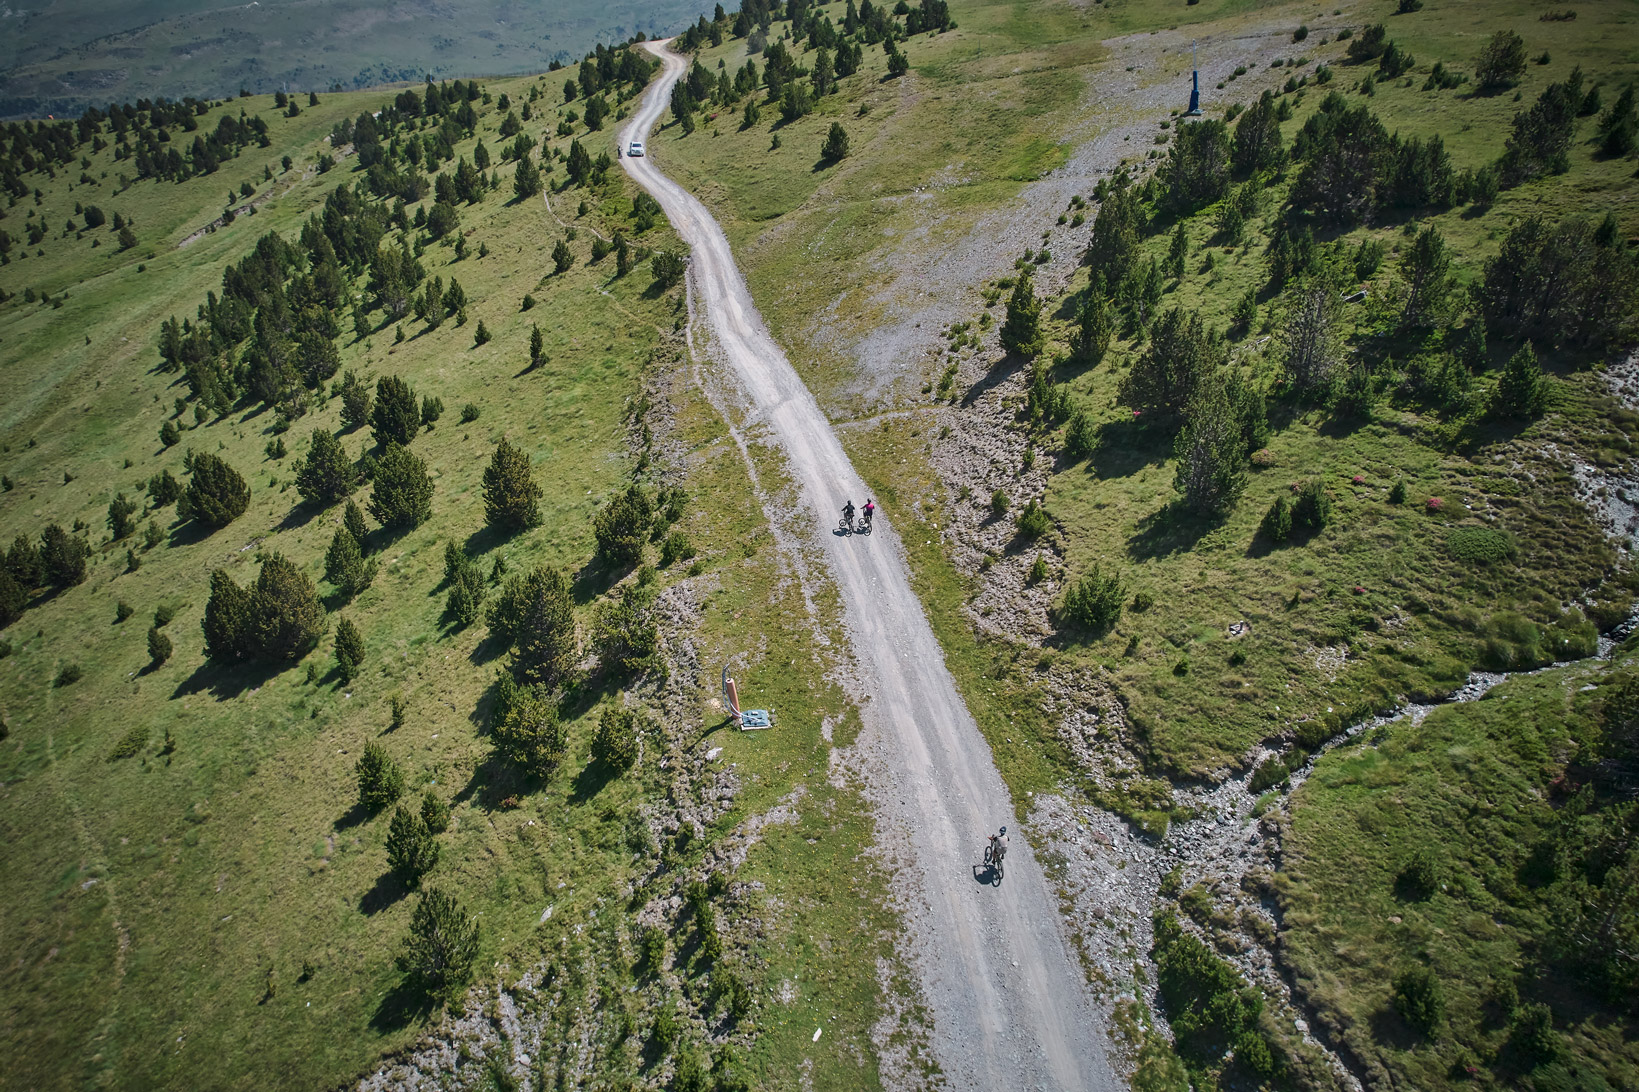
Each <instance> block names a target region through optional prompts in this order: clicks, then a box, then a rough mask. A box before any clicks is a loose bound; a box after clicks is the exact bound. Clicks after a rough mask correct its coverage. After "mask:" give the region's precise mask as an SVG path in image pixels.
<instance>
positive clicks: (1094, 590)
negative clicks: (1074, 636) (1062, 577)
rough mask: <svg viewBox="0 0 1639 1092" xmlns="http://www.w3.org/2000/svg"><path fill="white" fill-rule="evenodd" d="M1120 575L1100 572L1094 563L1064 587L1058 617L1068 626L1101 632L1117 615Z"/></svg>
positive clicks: (1108, 626) (1112, 623)
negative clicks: (1088, 569) (1079, 577)
mask: <svg viewBox="0 0 1639 1092" xmlns="http://www.w3.org/2000/svg"><path fill="white" fill-rule="evenodd" d="M1121 600H1122V587H1121V578H1120V577H1119V576H1116V575H1115V574H1114V573H1111V574H1108V575H1106V574H1104V573H1103V572H1102V571H1101V569H1100V567H1099V566H1098V565H1097V564H1095V565H1094V566H1093V568H1092V570H1091V571H1090V572H1088V573H1087V574H1086V575H1085V576H1083V577H1082V578H1081V579H1080V580H1079V581H1077V582H1076V583H1074V584H1072V585H1070V586H1069V587H1068V588H1066V589H1065V592H1064V600H1063V602H1061V603H1060V604H1059V608H1058V619H1059V621H1060V622H1061V623H1062V624H1063V625H1065V626H1068V627H1069V628H1072V629H1078V630H1083V631H1086V632H1088V633H1102V632H1104V631H1105V630H1108V629H1109V628H1110V627H1111V626H1114V625H1115V623H1116V622H1117V621H1118V620H1120V618H1121Z"/></svg>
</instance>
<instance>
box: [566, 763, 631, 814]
mask: <svg viewBox="0 0 1639 1092" xmlns="http://www.w3.org/2000/svg"><path fill="white" fill-rule="evenodd" d="M621 772H622V771H620V770H618V769H616V768H615V767H613V766H611V765H609V764H608V763H607V762H601V761H599V760H598V759H595V758H594V759H592V760H591V761H590V762H588V763H587V764H586V765H585V766H583V767H581V771H580V773H578V774H576V775H575V780H574V782H573V783H572V784H571V787H570V792H569V803H571V804H584V803H586V802H587V801H589V800H591V799H592V798H593V797H594V796H596V795H597V794H598V793H600V792H602V791H603V787H604V786H605V785H607V784H609V782H611V781H613V780H615V779H616V778H618V777H619V776H620V775H621Z"/></svg>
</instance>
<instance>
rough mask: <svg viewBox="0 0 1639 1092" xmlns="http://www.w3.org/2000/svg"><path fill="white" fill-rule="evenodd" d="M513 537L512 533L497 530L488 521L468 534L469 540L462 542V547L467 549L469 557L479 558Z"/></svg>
mask: <svg viewBox="0 0 1639 1092" xmlns="http://www.w3.org/2000/svg"><path fill="white" fill-rule="evenodd" d="M513 537H514V535H513V534H512V533H510V532H507V531H501V530H497V529H496V528H494V527H491V526H490V525H489V524H487V523H486V524H484V525H483V526H482V527H480V528H478V530H476V531H474V532H473V533H472V534H470V535H468V536H467V541H465V542H463V543H462V544H461V549H462V550H463V551H465V553H466V555H467V556H468V557H471V558H477V557H481V556H483V555H484V554H487V553H489V552H490V551H491V550H493V549H495V547H497V546H500V545H502V544H504V543H506V542H508V541H510V540H511V539H512V538H513Z"/></svg>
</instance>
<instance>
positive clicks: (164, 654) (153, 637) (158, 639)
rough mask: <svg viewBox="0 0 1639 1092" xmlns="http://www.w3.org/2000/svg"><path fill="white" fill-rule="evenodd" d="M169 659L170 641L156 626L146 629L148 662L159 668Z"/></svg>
mask: <svg viewBox="0 0 1639 1092" xmlns="http://www.w3.org/2000/svg"><path fill="white" fill-rule="evenodd" d="M170 658H171V639H170V638H169V637H167V636H166V635H165V631H164V630H162V629H160V628H159V627H158V626H149V627H148V662H149V663H150V664H152V665H153V666H154V667H156V668H157V667H161V666H163V665H164V663H165V661H166V660H169V659H170Z"/></svg>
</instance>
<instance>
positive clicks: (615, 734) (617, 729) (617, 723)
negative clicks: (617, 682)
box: [592, 705, 639, 771]
mask: <svg viewBox="0 0 1639 1092" xmlns="http://www.w3.org/2000/svg"><path fill="white" fill-rule="evenodd" d="M638 723H639V714H638V712H637V710H635V709H631V708H628V707H627V706H624V705H611V706H608V707H606V708H605V709H604V710H603V716H601V717H600V718H598V731H597V735H595V736H593V737H592V758H593V760H594V761H597V762H601V763H603V764H604V765H605V766H608V767H610V768H611V769H615V770H620V771H625V770H629V769H631V768H632V764H633V763H634V762H636V761H637V735H638Z"/></svg>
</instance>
